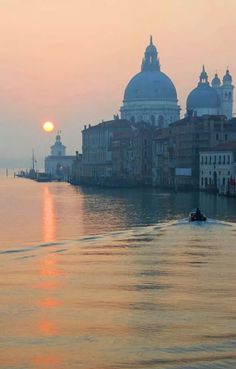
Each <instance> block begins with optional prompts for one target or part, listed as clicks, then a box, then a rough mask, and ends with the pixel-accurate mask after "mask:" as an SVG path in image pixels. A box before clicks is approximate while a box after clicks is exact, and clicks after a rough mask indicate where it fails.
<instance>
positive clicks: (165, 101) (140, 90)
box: [120, 37, 180, 128]
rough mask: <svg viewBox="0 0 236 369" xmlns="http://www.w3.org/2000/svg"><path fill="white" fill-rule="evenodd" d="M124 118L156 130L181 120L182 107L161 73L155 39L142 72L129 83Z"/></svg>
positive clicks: (123, 106) (169, 80)
mask: <svg viewBox="0 0 236 369" xmlns="http://www.w3.org/2000/svg"><path fill="white" fill-rule="evenodd" d="M120 112H121V118H122V119H126V120H128V121H130V122H132V123H137V122H142V121H145V122H147V123H150V124H152V125H154V126H157V127H159V128H160V127H166V126H168V125H169V124H170V123H171V122H175V121H177V120H179V116H180V107H179V105H178V99H177V93H176V89H175V86H174V84H173V82H172V81H171V79H170V78H169V77H168V76H167V75H166V74H165V73H163V72H162V71H161V67H160V62H159V58H158V52H157V48H156V46H155V45H154V44H153V41H152V37H151V38H150V44H149V45H148V46H147V48H146V50H145V53H144V59H143V61H142V66H141V72H139V73H138V74H136V75H135V76H134V77H133V78H132V79H131V80H130V82H129V83H128V85H127V87H126V89H125V93H124V100H123V105H122V107H121V108H120Z"/></svg>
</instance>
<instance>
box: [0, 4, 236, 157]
mask: <svg viewBox="0 0 236 369" xmlns="http://www.w3.org/2000/svg"><path fill="white" fill-rule="evenodd" d="M235 14H236V1H235V0H224V1H222V0H165V1H164V0H163V1H160V0H145V1H144V0H0V34H1V37H0V125H1V128H2V129H1V135H0V157H3V156H4V157H7V156H11V157H15V156H28V155H29V156H30V155H31V149H32V147H34V148H35V150H36V155H39V156H40V155H45V154H47V153H48V150H49V146H50V145H51V143H52V142H53V141H54V134H50V135H48V134H45V133H44V132H42V130H41V128H40V122H42V121H44V120H45V119H52V120H54V121H55V122H56V123H57V127H58V129H61V130H62V132H63V141H64V143H65V145H66V146H67V149H68V153H73V152H74V150H76V149H77V148H79V149H80V146H81V133H80V131H81V129H82V127H83V125H84V124H88V123H91V124H96V123H97V122H99V121H101V120H102V119H104V120H108V119H111V118H112V117H113V114H116V113H117V112H118V111H119V108H120V105H121V104H122V99H123V92H124V89H125V87H126V85H127V83H128V81H129V80H130V79H131V77H133V75H134V74H136V73H138V72H139V70H140V65H141V59H142V57H143V52H144V49H145V47H146V45H147V43H148V41H149V35H150V34H152V35H153V39H154V43H155V45H156V46H157V48H158V52H159V57H160V62H161V69H162V71H163V72H165V73H166V74H167V75H168V76H169V77H170V78H171V79H172V81H173V82H174V84H175V86H176V89H177V94H178V98H179V102H180V105H181V107H182V115H183V114H184V112H185V101H186V97H187V94H188V93H189V92H190V91H191V89H193V88H194V87H195V86H196V84H197V81H198V76H199V73H200V69H201V66H202V64H203V63H204V64H205V66H206V70H207V72H208V75H209V77H210V79H212V77H213V74H214V73H215V71H216V70H217V71H218V73H219V75H220V77H222V76H223V74H224V73H225V70H226V68H227V66H228V65H229V68H230V72H231V74H232V76H233V79H234V80H236V50H235V34H236V22H235ZM235 93H236V92H235Z"/></svg>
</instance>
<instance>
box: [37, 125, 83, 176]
mask: <svg viewBox="0 0 236 369" xmlns="http://www.w3.org/2000/svg"><path fill="white" fill-rule="evenodd" d="M75 158H76V157H75V155H66V147H65V146H64V145H63V144H62V142H61V133H60V132H57V135H56V140H55V143H54V144H53V145H52V146H51V154H50V155H49V156H47V157H46V158H45V161H44V167H45V172H46V173H47V174H50V175H51V176H52V178H53V179H55V180H67V179H68V178H69V176H70V175H71V169H72V164H73V161H74V160H75Z"/></svg>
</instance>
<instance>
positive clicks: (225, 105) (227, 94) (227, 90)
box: [221, 69, 234, 119]
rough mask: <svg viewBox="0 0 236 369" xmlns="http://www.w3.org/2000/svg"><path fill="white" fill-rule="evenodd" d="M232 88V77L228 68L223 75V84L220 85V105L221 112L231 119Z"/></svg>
mask: <svg viewBox="0 0 236 369" xmlns="http://www.w3.org/2000/svg"><path fill="white" fill-rule="evenodd" d="M233 90H234V86H233V84H232V77H231V75H230V73H229V69H227V70H226V73H225V75H224V77H223V85H222V86H221V106H222V114H223V115H225V116H226V117H227V119H231V118H232V117H233Z"/></svg>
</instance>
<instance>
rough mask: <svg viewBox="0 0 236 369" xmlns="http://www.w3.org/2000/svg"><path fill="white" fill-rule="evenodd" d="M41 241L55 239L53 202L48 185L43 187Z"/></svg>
mask: <svg viewBox="0 0 236 369" xmlns="http://www.w3.org/2000/svg"><path fill="white" fill-rule="evenodd" d="M42 230H43V241H44V242H53V241H55V240H56V214H55V208H54V204H53V196H52V194H51V193H50V191H49V188H48V185H45V186H44V187H43V216H42Z"/></svg>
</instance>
